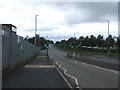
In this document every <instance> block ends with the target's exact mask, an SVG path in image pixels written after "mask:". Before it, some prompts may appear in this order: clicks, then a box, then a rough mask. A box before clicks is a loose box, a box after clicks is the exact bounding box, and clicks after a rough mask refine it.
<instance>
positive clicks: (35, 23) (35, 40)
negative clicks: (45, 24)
mask: <svg viewBox="0 0 120 90" xmlns="http://www.w3.org/2000/svg"><path fill="white" fill-rule="evenodd" d="M37 16H39V15H35V46H36V33H37Z"/></svg>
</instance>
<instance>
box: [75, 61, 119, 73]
mask: <svg viewBox="0 0 120 90" xmlns="http://www.w3.org/2000/svg"><path fill="white" fill-rule="evenodd" d="M75 62H79V63H82V64H84V65H88V66H92V67H96V68H99V69H102V70H106V71H111V72H113V73H115V74H120V73H119V71H116V70H111V69H107V68H103V67H99V66H96V65H92V64H87V63H84V62H80V61H75Z"/></svg>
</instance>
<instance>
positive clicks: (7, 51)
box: [0, 25, 40, 69]
mask: <svg viewBox="0 0 120 90" xmlns="http://www.w3.org/2000/svg"><path fill="white" fill-rule="evenodd" d="M0 30H2V31H0V32H1V33H0V34H1V35H2V69H4V68H6V67H8V66H12V65H16V64H17V63H19V62H21V61H23V60H26V59H29V58H31V57H32V56H35V55H36V54H38V53H39V51H40V48H39V47H35V46H34V45H33V44H31V43H29V42H28V41H26V40H24V39H23V37H20V36H18V35H14V34H12V33H11V32H10V29H9V28H8V27H6V26H4V25H2V29H0ZM0 49H1V48H0Z"/></svg>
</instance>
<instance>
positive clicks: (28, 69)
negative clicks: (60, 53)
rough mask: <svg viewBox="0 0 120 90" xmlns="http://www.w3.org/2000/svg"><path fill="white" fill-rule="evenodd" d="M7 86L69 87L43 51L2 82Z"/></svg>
mask: <svg viewBox="0 0 120 90" xmlns="http://www.w3.org/2000/svg"><path fill="white" fill-rule="evenodd" d="M2 88H3V90H4V89H5V88H66V89H67V88H69V86H68V85H67V83H66V82H65V80H64V79H63V78H62V77H61V75H60V74H59V72H58V71H57V69H56V66H55V65H53V63H52V61H47V57H46V53H45V52H41V54H40V55H38V56H37V57H36V58H35V59H34V60H32V61H31V62H29V63H28V64H27V65H25V66H24V67H23V68H20V69H19V70H18V71H16V72H14V73H13V74H12V75H10V77H9V78H7V79H6V80H4V81H3V82H2Z"/></svg>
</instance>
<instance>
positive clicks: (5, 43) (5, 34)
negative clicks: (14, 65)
mask: <svg viewBox="0 0 120 90" xmlns="http://www.w3.org/2000/svg"><path fill="white" fill-rule="evenodd" d="M9 62H10V29H9V28H8V27H5V26H3V27H2V68H5V67H7V66H9Z"/></svg>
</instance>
